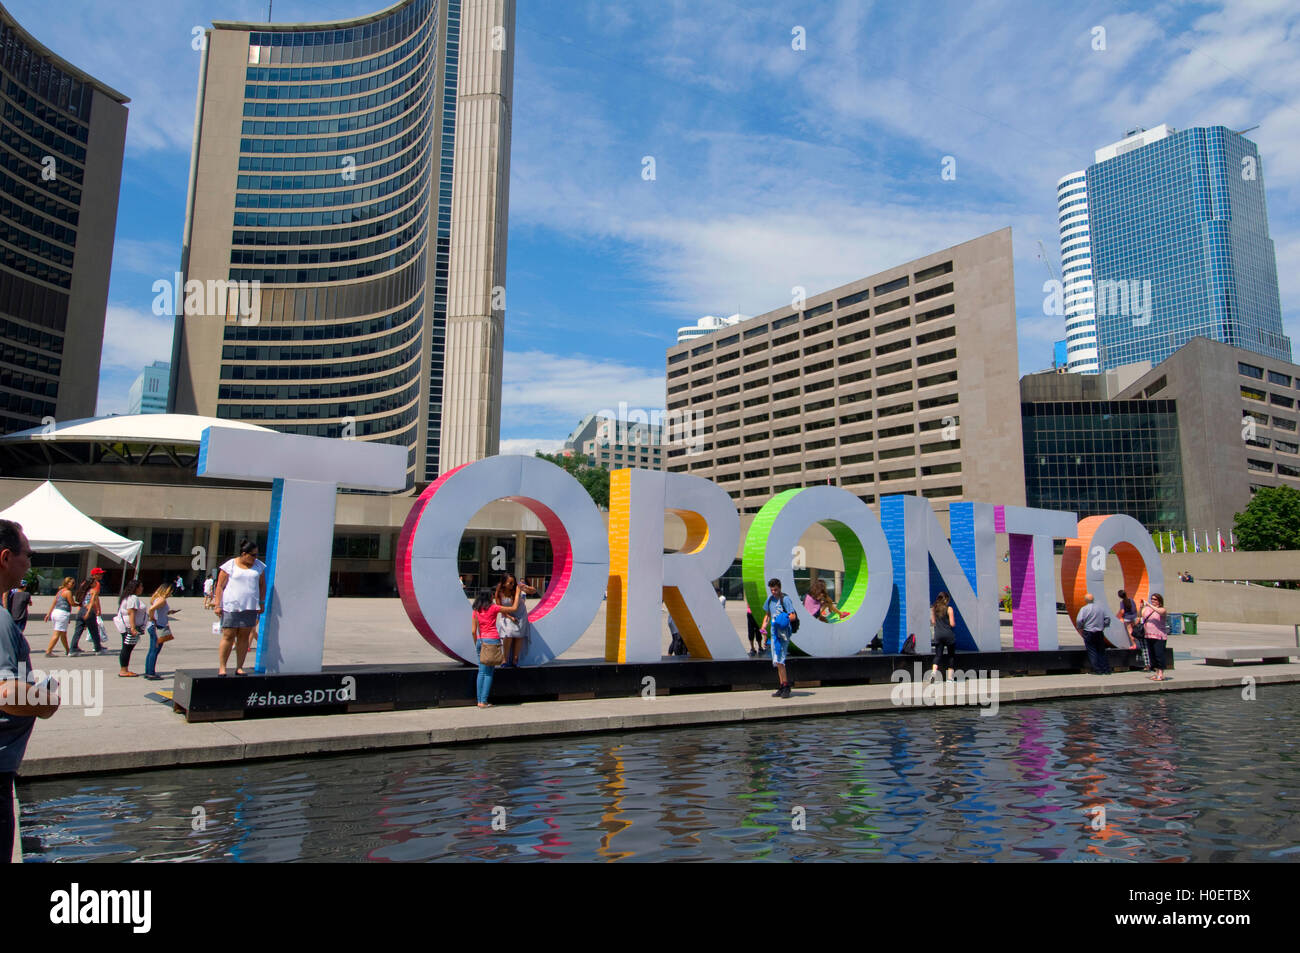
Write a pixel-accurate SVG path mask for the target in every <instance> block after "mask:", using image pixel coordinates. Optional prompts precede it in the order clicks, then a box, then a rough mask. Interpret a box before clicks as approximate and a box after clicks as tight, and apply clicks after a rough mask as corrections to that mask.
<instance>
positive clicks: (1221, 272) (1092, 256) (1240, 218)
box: [1057, 125, 1291, 372]
mask: <svg viewBox="0 0 1300 953" xmlns="http://www.w3.org/2000/svg"><path fill="white" fill-rule="evenodd" d="M1094 159H1095V161H1094V163H1093V164H1092V165H1090V166H1089V167H1088V168H1087V169H1086V170H1083V171H1080V172H1072V173H1070V174H1069V175H1067V176H1065V177H1064V178H1062V179H1061V181H1060V183H1059V184H1058V186H1057V202H1058V210H1059V213H1060V228H1061V267H1062V280H1063V282H1064V285H1065V289H1064V290H1065V312H1066V336H1067V340H1068V341H1069V348H1070V351H1069V355H1070V356H1069V368H1070V370H1071V371H1085V372H1087V371H1097V370H1105V369H1107V368H1111V367H1119V366H1122V365H1125V364H1132V363H1135V362H1137V361H1144V360H1145V361H1150V362H1151V363H1153V364H1158V363H1160V362H1161V361H1163V360H1164V359H1165V358H1167V357H1169V355H1171V354H1173V353H1174V352H1175V351H1177V350H1178V349H1179V348H1181V347H1182V346H1183V345H1184V344H1186V343H1187V342H1188V341H1190V340H1191V339H1192V338H1194V337H1198V336H1199V337H1207V338H1210V339H1211V340H1215V341H1221V342H1223V343H1225V344H1230V345H1233V346H1235V347H1242V348H1246V349H1248V350H1251V351H1254V352H1256V353H1258V354H1261V355H1264V356H1267V357H1271V358H1274V359H1277V360H1282V361H1289V360H1290V359H1291V342H1290V340H1289V339H1288V338H1287V336H1286V335H1285V334H1284V333H1283V328H1282V316H1281V299H1280V296H1279V293H1278V282H1277V256H1276V253H1275V251H1274V248H1273V241H1272V239H1271V238H1270V237H1269V233H1268V213H1267V209H1266V204H1265V196H1264V176H1263V169H1262V167H1261V165H1260V159H1259V149H1258V147H1257V146H1256V145H1255V143H1253V142H1251V141H1250V140H1249V139H1246V138H1245V137H1243V136H1242V135H1240V134H1239V133H1235V132H1232V131H1230V130H1228V129H1226V128H1224V127H1223V126H1211V127H1208V128H1201V127H1196V128H1191V129H1184V130H1181V131H1177V130H1175V129H1173V128H1171V127H1169V126H1167V125H1160V126H1157V127H1156V128H1154V129H1150V130H1143V129H1137V130H1133V131H1132V132H1130V133H1129V134H1128V135H1127V136H1125V138H1123V139H1121V140H1120V141H1119V142H1115V143H1112V144H1110V145H1108V146H1104V147H1103V148H1101V149H1098V150H1097V151H1096V153H1095V155H1094Z"/></svg>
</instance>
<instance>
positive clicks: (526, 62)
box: [7, 0, 1300, 451]
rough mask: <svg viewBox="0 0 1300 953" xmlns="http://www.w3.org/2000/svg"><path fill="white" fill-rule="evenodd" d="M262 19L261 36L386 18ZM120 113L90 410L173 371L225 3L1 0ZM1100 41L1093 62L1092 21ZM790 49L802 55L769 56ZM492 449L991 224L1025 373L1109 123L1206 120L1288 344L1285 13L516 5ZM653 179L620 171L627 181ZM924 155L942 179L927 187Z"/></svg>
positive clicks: (352, 12) (1293, 30) (240, 9)
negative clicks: (118, 102)
mask: <svg viewBox="0 0 1300 953" xmlns="http://www.w3.org/2000/svg"><path fill="white" fill-rule="evenodd" d="M381 3H382V0H375V2H373V3H370V4H363V3H356V2H339V0H312V2H306V0H278V2H276V3H275V18H276V20H277V21H296V20H308V19H311V20H327V19H334V18H340V17H346V16H356V15H360V14H364V13H367V12H371V11H373V10H376V9H380V8H381ZM7 5H8V7H9V9H10V11H11V12H12V13H13V14H14V16H15V17H17V19H18V20H19V22H20V23H22V24H23V25H24V26H25V27H26V28H27V29H28V30H29V31H30V32H31V33H32V34H33V35H35V36H36V37H37V38H38V39H39V40H41V41H42V42H44V43H45V44H46V45H48V46H50V47H51V48H52V49H54V50H55V51H56V52H57V53H59V54H60V55H62V56H64V57H65V58H67V59H69V60H71V61H72V62H74V63H76V64H78V65H79V66H81V67H83V68H84V69H86V70H88V71H89V72H91V73H92V74H93V75H95V76H97V77H98V78H99V79H101V80H102V81H104V82H106V83H108V84H109V85H111V86H114V87H116V88H117V89H119V90H121V91H122V92H123V93H125V94H126V95H128V96H130V97H131V99H132V103H131V105H130V107H129V108H130V118H129V122H128V132H127V151H126V162H125V165H124V168H123V175H122V194H121V204H120V207H119V212H118V226H117V240H116V245H115V248H114V254H113V270H112V283H111V286H110V291H109V311H108V315H107V327H106V332H105V340H104V359H103V365H102V368H101V379H100V402H99V412H100V413H108V412H117V411H123V410H125V406H126V395H127V389H128V387H129V386H130V383H131V381H132V380H133V379H134V377H135V375H136V374H138V373H139V370H140V368H141V367H142V366H143V365H145V364H147V363H149V362H150V361H152V360H156V359H162V360H166V359H167V358H168V357H169V355H170V340H171V322H170V319H166V318H158V317H155V316H154V315H152V314H151V313H150V302H151V300H152V297H153V295H152V292H151V291H150V286H151V285H152V283H153V282H154V281H155V280H157V279H158V278H162V277H169V276H170V275H171V273H172V272H173V271H174V270H175V268H176V266H177V263H178V261H179V258H180V239H181V231H182V226H183V222H184V214H185V190H186V183H187V178H188V174H189V157H190V144H191V138H192V135H193V124H194V100H195V91H196V86H197V80H198V63H199V54H198V53H197V52H195V51H193V50H192V49H191V43H190V40H191V31H192V29H193V27H194V26H196V25H204V26H206V25H209V24H210V23H211V21H212V20H213V19H222V20H226V19H231V20H241V19H249V20H264V19H265V18H266V4H265V3H264V2H261V3H253V2H247V0H219V2H217V0H202V2H194V0H133V2H131V3H129V4H127V3H119V2H111V0H58V4H57V20H54V19H52V18H51V11H52V10H54V9H56V8H55V7H53V6H52V5H51V4H50V3H49V2H48V0H7ZM1098 26H1100V27H1103V28H1104V30H1105V43H1104V46H1105V48H1104V49H1100V50H1098V49H1094V45H1095V43H1094V37H1095V36H1096V35H1097V34H1096V33H1095V31H1094V28H1095V27H1098ZM796 28H802V37H803V40H804V46H805V48H804V49H802V50H796V49H793V48H792V45H793V44H792V40H793V39H795V30H796ZM515 47H516V49H515V85H514V89H515V98H514V113H513V144H512V165H511V195H510V237H509V269H508V279H507V300H506V361H505V382H504V395H505V409H504V412H503V416H502V436H503V446H502V449H503V451H527V450H530V449H532V448H534V447H542V448H553V447H555V446H557V445H558V444H559V443H560V442H561V441H562V440H563V438H564V436H565V435H566V434H567V433H568V432H569V431H570V430H571V429H572V427H573V426H574V425H575V424H576V423H577V421H578V420H579V419H580V418H581V417H582V416H583V415H584V414H586V413H589V412H591V411H594V410H597V409H599V408H603V407H610V408H613V407H617V405H618V402H619V401H626V402H627V403H628V404H629V405H630V406H631V407H636V408H647V409H648V408H655V407H659V406H661V405H662V401H663V373H664V349H665V348H666V347H668V346H670V345H671V344H673V343H674V342H675V331H676V328H677V327H678V326H680V325H685V324H693V323H694V322H695V320H696V319H697V318H698V317H700V316H701V315H705V314H731V313H733V312H737V311H739V312H742V313H744V314H760V313H763V312H765V311H768V310H771V309H773V308H776V307H780V306H781V304H782V303H783V302H786V301H788V300H789V299H790V296H791V291H790V289H791V288H793V287H795V286H801V287H804V288H806V289H807V292H808V294H810V295H812V294H816V293H817V292H820V291H823V290H826V289H828V288H831V287H834V286H836V285H839V284H843V283H845V282H847V281H851V280H853V279H856V278H860V277H862V276H864V275H867V274H871V273H872V272H875V271H879V270H882V269H884V268H887V267H890V266H892V265H895V264H898V263H900V262H902V261H906V260H908V259H910V258H914V257H917V256H919V255H922V254H926V253H929V252H931V251H936V250H938V249H941V248H944V247H947V246H949V245H953V244H956V243H958V242H962V241H966V240H968V239H970V238H974V237H975V236H977V235H981V234H984V233H986V232H989V231H993V230H995V229H998V228H1002V227H1004V226H1007V225H1010V226H1011V227H1012V229H1013V238H1014V242H1015V255H1016V259H1015V274H1016V300H1017V314H1018V317H1019V341H1018V344H1019V350H1018V353H1017V354H1012V353H1010V348H1009V349H1008V354H1007V360H1015V361H1017V362H1018V365H1019V368H1020V371H1021V372H1022V373H1027V372H1029V371H1034V370H1039V369H1041V368H1043V367H1045V366H1048V365H1050V363H1051V343H1052V341H1053V340H1055V339H1057V338H1061V337H1063V336H1064V330H1063V320H1062V319H1060V318H1053V317H1047V316H1044V314H1043V309H1042V301H1043V291H1042V285H1043V282H1044V281H1045V280H1047V278H1048V274H1047V271H1046V269H1045V268H1044V265H1043V263H1042V261H1041V259H1040V256H1039V254H1038V247H1037V241H1038V240H1041V241H1042V242H1043V243H1044V244H1045V245H1046V246H1047V248H1048V251H1049V253H1050V256H1051V257H1052V259H1053V263H1052V267H1053V268H1054V269H1056V270H1058V273H1059V266H1058V241H1057V231H1056V202H1055V186H1056V181H1057V179H1059V178H1060V176H1062V175H1063V174H1065V173H1066V172H1070V171H1073V170H1075V169H1079V168H1083V167H1084V166H1086V165H1087V164H1089V163H1090V162H1091V160H1092V151H1093V150H1094V149H1096V148H1097V147H1099V146H1102V145H1104V144H1106V143H1109V142H1113V141H1115V140H1116V139H1118V138H1120V136H1121V135H1122V133H1123V132H1124V131H1125V130H1126V129H1128V128H1130V127H1132V126H1138V125H1141V126H1146V127H1151V126H1155V125H1157V124H1159V123H1161V122H1168V123H1169V124H1171V125H1173V126H1175V127H1176V128H1184V127H1187V126H1193V125H1217V124H1222V125H1226V126H1228V127H1229V128H1233V129H1244V128H1247V127H1249V126H1254V125H1260V126H1261V128H1260V129H1257V130H1255V131H1254V132H1253V133H1251V134H1250V138H1251V139H1253V140H1254V141H1255V142H1256V143H1258V145H1259V148H1260V152H1261V155H1262V165H1263V177H1264V181H1265V185H1266V188H1267V196H1268V212H1269V226H1270V232H1271V235H1272V238H1273V240H1274V243H1275V246H1276V250H1277V257H1278V272H1279V277H1280V281H1281V293H1282V311H1283V317H1284V321H1285V324H1286V330H1287V333H1288V334H1290V335H1291V336H1292V338H1293V340H1294V341H1295V342H1296V346H1297V347H1300V268H1297V267H1296V265H1297V261H1298V260H1300V209H1298V208H1297V201H1296V200H1297V196H1298V195H1300V69H1297V68H1296V64H1297V63H1298V62H1300V7H1297V6H1296V5H1295V4H1294V3H1288V2H1271V0H1259V2H1249V3H1230V4H1226V5H1224V4H1215V3H1169V4H1165V3H1160V4H1151V5H1141V4H1136V3H1125V2H1122V0H1121V2H1118V3H1107V4H1095V3H1079V4H1070V5H1064V4H1060V5H1050V6H1049V5H1046V4H1042V3H1032V2H1005V3H1003V2H981V3H979V4H977V5H972V4H969V3H965V2H955V3H948V2H932V0H926V2H924V3H903V2H890V3H868V2H853V0H842V2H835V0H827V2H799V3H784V2H776V3H768V4H764V5H763V6H762V9H751V8H750V6H749V5H747V4H744V3H738V2H731V0H686V2H679V0H666V2H661V3H655V4H647V3H644V2H642V0H599V2H581V0H578V2H542V0H519V4H518V19H517V31H516V38H515ZM647 156H650V157H653V159H654V171H655V177H654V178H653V180H648V179H646V178H645V177H643V174H642V173H643V169H644V168H645V164H644V161H643V160H644V159H645V157H647ZM945 156H951V157H953V158H954V159H955V160H956V178H955V179H953V180H951V181H945V180H944V179H942V178H941V175H940V172H941V164H942V162H943V159H944V157H945Z"/></svg>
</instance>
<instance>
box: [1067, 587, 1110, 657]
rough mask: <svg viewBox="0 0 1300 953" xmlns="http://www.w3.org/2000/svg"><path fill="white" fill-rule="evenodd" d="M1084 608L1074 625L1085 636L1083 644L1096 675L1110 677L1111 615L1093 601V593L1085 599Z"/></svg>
mask: <svg viewBox="0 0 1300 953" xmlns="http://www.w3.org/2000/svg"><path fill="white" fill-rule="evenodd" d="M1083 602H1084V606H1083V608H1082V609H1080V610H1079V614H1078V615H1077V616H1075V619H1074V625H1075V628H1077V629H1078V630H1079V634H1080V635H1082V636H1083V644H1084V646H1085V647H1086V648H1087V649H1088V664H1089V665H1090V666H1092V673H1093V674H1094V675H1109V674H1110V673H1111V670H1110V662H1109V661H1108V660H1107V658H1106V635H1105V629H1106V626H1108V625H1110V615H1109V613H1107V612H1106V610H1105V609H1104V608H1102V607H1101V606H1099V605H1097V603H1096V602H1094V601H1093V598H1092V593H1090V592H1089V593H1087V594H1086V595H1084V597H1083Z"/></svg>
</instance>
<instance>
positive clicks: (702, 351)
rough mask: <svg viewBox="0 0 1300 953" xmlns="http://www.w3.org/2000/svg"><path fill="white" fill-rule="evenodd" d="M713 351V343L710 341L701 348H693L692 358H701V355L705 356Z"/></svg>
mask: <svg viewBox="0 0 1300 953" xmlns="http://www.w3.org/2000/svg"><path fill="white" fill-rule="evenodd" d="M712 350H713V342H712V341H710V342H709V343H708V344H701V345H700V346H699V347H693V348H691V357H699V356H700V355H701V354H705V353H707V352H709V351H712Z"/></svg>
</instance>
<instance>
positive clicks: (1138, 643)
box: [1115, 589, 1151, 672]
mask: <svg viewBox="0 0 1300 953" xmlns="http://www.w3.org/2000/svg"><path fill="white" fill-rule="evenodd" d="M1115 614H1116V615H1117V616H1119V617H1120V618H1121V619H1123V620H1124V631H1125V632H1126V633H1128V647H1129V648H1131V649H1137V650H1138V651H1140V652H1141V653H1142V671H1144V672H1149V671H1151V655H1150V652H1149V650H1148V649H1147V639H1146V636H1145V635H1144V634H1143V633H1142V626H1141V625H1139V624H1138V607H1137V604H1136V603H1134V602H1133V600H1132V599H1130V598H1129V595H1128V593H1127V592H1125V591H1124V590H1123V589H1121V590H1120V591H1119V608H1118V609H1117V610H1116V611H1115Z"/></svg>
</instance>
